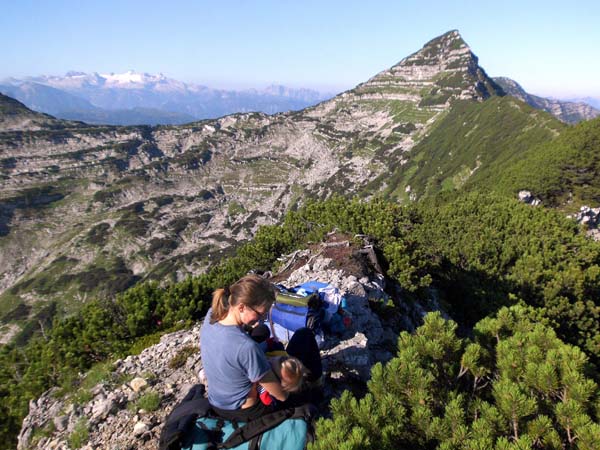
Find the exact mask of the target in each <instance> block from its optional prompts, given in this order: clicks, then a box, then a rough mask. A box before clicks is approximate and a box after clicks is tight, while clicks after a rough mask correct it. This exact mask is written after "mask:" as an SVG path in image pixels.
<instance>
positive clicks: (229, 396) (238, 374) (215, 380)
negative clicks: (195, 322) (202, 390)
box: [200, 310, 271, 410]
mask: <svg viewBox="0 0 600 450" xmlns="http://www.w3.org/2000/svg"><path fill="white" fill-rule="evenodd" d="M211 312H212V311H211V310H209V311H208V313H207V314H206V317H205V319H204V323H203V325H202V329H201V330H200V353H201V355H202V365H203V367H204V373H205V375H206V380H207V381H208V400H209V402H210V403H211V405H213V406H216V407H217V408H221V409H227V410H235V409H239V408H240V407H241V406H242V405H243V404H244V402H245V401H246V398H247V397H248V394H249V393H250V389H251V388H252V384H253V383H255V382H257V381H259V380H260V379H261V378H262V377H263V376H264V375H265V374H266V373H267V372H268V371H269V370H271V366H270V365H269V361H268V360H267V357H266V355H265V353H264V352H263V351H262V350H261V349H260V347H259V346H258V344H257V343H256V342H254V341H253V340H252V338H251V337H250V336H248V334H247V333H245V332H244V331H242V329H241V328H240V327H238V326H236V325H221V324H220V323H218V322H216V323H213V324H211V323H210V317H211Z"/></svg>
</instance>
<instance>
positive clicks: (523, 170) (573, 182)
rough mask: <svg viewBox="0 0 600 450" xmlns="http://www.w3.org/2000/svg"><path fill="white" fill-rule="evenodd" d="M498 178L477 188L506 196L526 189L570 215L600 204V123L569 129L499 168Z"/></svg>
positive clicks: (582, 124)
mask: <svg viewBox="0 0 600 450" xmlns="http://www.w3.org/2000/svg"><path fill="white" fill-rule="evenodd" d="M498 169H499V170H497V172H496V173H497V177H496V179H495V180H494V182H493V183H492V182H491V180H483V179H479V180H477V183H476V185H477V187H479V188H483V189H493V190H496V191H499V192H502V193H509V194H510V193H515V192H517V191H519V190H522V189H525V190H529V191H531V192H532V193H533V194H534V196H536V197H538V198H540V199H541V200H542V202H543V204H545V205H546V206H551V207H562V208H564V209H567V210H569V212H571V211H573V210H576V209H578V208H579V206H581V205H582V204H587V205H593V206H597V205H598V203H600V180H599V179H598V173H600V119H594V120H590V121H587V122H582V123H580V124H578V125H576V126H574V127H571V128H568V129H566V130H565V131H563V132H562V133H561V135H560V136H559V137H558V138H557V139H555V140H553V141H549V142H545V143H541V144H538V145H532V146H530V147H529V148H528V149H527V150H526V151H525V152H523V154H522V155H521V156H520V157H519V158H518V159H517V158H513V159H511V160H509V161H507V163H506V164H504V165H503V166H501V167H499V168H498Z"/></svg>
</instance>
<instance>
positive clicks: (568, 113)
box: [494, 77, 600, 123]
mask: <svg viewBox="0 0 600 450" xmlns="http://www.w3.org/2000/svg"><path fill="white" fill-rule="evenodd" d="M494 81H495V82H496V83H497V84H498V85H499V86H501V87H502V89H503V90H504V92H506V93H507V94H508V95H512V96H513V97H515V98H518V99H519V100H521V101H524V102H525V103H527V104H529V105H531V106H533V107H534V108H536V109H541V110H544V111H547V112H549V113H550V114H552V115H553V116H555V117H556V118H558V119H559V120H561V121H563V122H566V123H578V122H581V121H582V120H590V119H593V118H595V117H598V116H600V110H598V109H596V108H594V107H593V106H591V105H589V104H587V103H584V102H569V101H562V100H556V99H549V98H544V97H539V96H537V95H532V94H529V93H527V92H526V91H525V89H523V87H522V86H521V85H520V84H519V83H517V82H516V81H514V80H511V79H510V78H507V77H495V78H494Z"/></svg>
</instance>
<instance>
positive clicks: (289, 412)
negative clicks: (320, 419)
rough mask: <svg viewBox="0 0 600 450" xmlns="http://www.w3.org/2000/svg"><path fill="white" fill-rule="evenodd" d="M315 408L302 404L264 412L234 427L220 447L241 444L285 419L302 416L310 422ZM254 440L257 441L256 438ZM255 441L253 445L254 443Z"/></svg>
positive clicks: (226, 447) (227, 447)
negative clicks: (262, 414) (236, 427)
mask: <svg viewBox="0 0 600 450" xmlns="http://www.w3.org/2000/svg"><path fill="white" fill-rule="evenodd" d="M315 410H316V409H315V407H314V406H312V405H303V406H299V407H297V408H288V409H282V410H279V411H275V412H272V413H269V414H266V415H264V416H262V417H259V418H258V419H254V420H252V421H250V422H248V423H246V424H245V425H243V426H241V427H239V428H238V429H236V430H235V431H234V432H233V433H231V434H230V435H229V437H228V438H227V440H226V441H225V442H223V444H221V445H220V447H221V448H225V449H229V448H233V447H236V446H238V445H241V444H243V443H244V442H248V441H252V440H253V439H257V438H258V437H260V436H261V435H262V434H263V433H264V432H266V431H269V430H271V429H273V428H275V427H276V426H277V425H279V424H281V423H282V422H284V421H285V420H287V419H299V418H302V419H304V420H306V421H307V422H309V423H310V421H311V420H312V418H313V417H314V416H315ZM255 442H256V443H258V440H256V441H255ZM256 443H255V444H254V445H256Z"/></svg>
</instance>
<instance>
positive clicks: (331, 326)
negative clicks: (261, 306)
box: [271, 281, 345, 342]
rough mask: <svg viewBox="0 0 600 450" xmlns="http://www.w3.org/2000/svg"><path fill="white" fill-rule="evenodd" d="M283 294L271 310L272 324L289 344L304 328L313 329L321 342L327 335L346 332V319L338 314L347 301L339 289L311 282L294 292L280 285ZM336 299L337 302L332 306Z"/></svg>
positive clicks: (279, 294)
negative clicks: (295, 334) (343, 321)
mask: <svg viewBox="0 0 600 450" xmlns="http://www.w3.org/2000/svg"><path fill="white" fill-rule="evenodd" d="M277 287H278V288H279V292H277V296H276V299H275V304H274V305H273V308H272V309H271V321H272V322H273V329H274V332H275V334H276V336H277V337H278V338H279V339H281V340H283V341H289V339H290V338H291V336H292V335H293V334H294V332H295V331H297V330H298V329H300V328H304V327H306V328H309V329H311V330H312V331H313V332H314V333H315V336H316V338H317V342H320V341H322V340H323V334H324V333H326V332H327V333H340V332H343V331H344V330H345V327H344V325H343V323H342V317H341V316H340V315H339V314H336V312H337V310H338V307H339V306H342V305H343V304H344V302H345V298H344V297H343V296H342V295H341V294H340V293H339V290H338V289H337V288H334V287H333V286H331V285H329V284H327V283H323V282H320V281H309V282H307V283H303V284H300V285H298V286H296V287H293V288H291V289H287V288H285V287H284V286H281V285H277ZM332 298H335V300H334V301H337V303H332Z"/></svg>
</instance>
